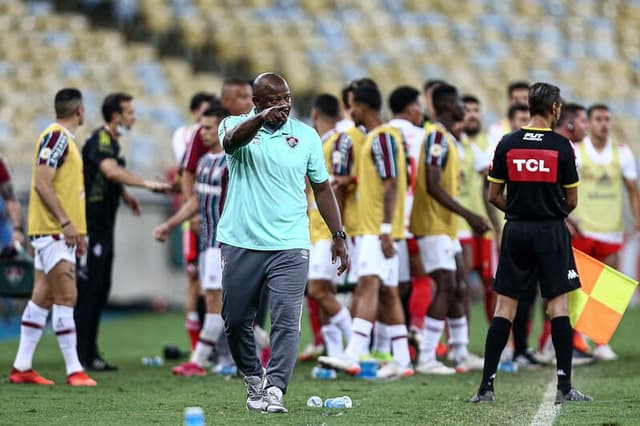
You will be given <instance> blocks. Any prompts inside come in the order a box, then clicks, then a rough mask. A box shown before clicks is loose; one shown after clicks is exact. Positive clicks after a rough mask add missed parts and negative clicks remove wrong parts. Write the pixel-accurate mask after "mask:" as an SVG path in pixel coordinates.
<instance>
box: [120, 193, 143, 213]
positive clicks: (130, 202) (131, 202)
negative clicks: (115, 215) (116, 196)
mask: <svg viewBox="0 0 640 426" xmlns="http://www.w3.org/2000/svg"><path fill="white" fill-rule="evenodd" d="M122 201H124V203H125V204H126V205H127V206H129V208H130V209H131V211H132V212H133V215H134V216H140V213H142V207H141V206H140V202H139V201H138V199H137V198H136V197H134V196H133V195H131V194H130V193H129V192H127V191H125V192H123V193H122Z"/></svg>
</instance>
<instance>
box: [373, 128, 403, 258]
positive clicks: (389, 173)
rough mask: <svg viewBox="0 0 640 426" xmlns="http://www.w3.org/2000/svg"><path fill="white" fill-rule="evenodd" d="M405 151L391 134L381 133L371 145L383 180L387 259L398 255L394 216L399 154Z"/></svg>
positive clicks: (383, 238)
mask: <svg viewBox="0 0 640 426" xmlns="http://www.w3.org/2000/svg"><path fill="white" fill-rule="evenodd" d="M401 149H404V147H403V146H402V141H398V140H396V139H395V138H394V137H393V136H392V135H391V134H389V133H381V134H380V135H378V137H377V138H376V139H375V140H374V141H373V142H372V144H371V155H372V157H373V163H374V165H375V168H376V172H377V173H378V176H379V177H380V179H382V224H381V225H380V245H381V248H382V253H383V254H384V256H385V257H386V258H390V257H392V256H393V255H395V254H396V249H395V247H394V244H393V236H392V235H391V233H392V227H393V224H392V223H393V215H394V213H395V210H396V202H397V200H398V174H397V170H398V161H397V152H398V151H399V150H401Z"/></svg>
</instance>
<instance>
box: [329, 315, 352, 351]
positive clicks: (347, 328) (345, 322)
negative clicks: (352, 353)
mask: <svg viewBox="0 0 640 426" xmlns="http://www.w3.org/2000/svg"><path fill="white" fill-rule="evenodd" d="M351 321H352V320H351V314H350V313H349V310H348V309H347V308H345V307H344V306H343V307H342V309H340V310H339V311H338V313H337V314H335V315H334V316H332V317H331V318H329V323H330V324H333V325H336V326H338V328H339V329H340V331H341V332H342V336H343V337H344V339H345V340H346V341H347V342H348V341H349V340H351Z"/></svg>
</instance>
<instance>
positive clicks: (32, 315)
mask: <svg viewBox="0 0 640 426" xmlns="http://www.w3.org/2000/svg"><path fill="white" fill-rule="evenodd" d="M48 315H49V310H48V309H44V308H41V307H40V306H38V305H36V304H35V303H33V302H32V301H31V300H30V301H29V303H27V306H26V307H25V308H24V313H23V314H22V325H21V326H20V343H19V345H18V352H17V353H16V360H15V361H14V363H13V367H14V368H15V369H16V370H19V371H26V370H31V363H32V361H33V354H34V352H35V351H36V347H37V346H38V342H40V338H41V337H42V332H43V331H44V327H45V325H46V324H47V316H48Z"/></svg>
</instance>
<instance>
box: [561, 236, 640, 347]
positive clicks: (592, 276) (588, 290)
mask: <svg viewBox="0 0 640 426" xmlns="http://www.w3.org/2000/svg"><path fill="white" fill-rule="evenodd" d="M573 256H574V257H575V259H576V266H577V268H578V275H579V276H580V283H581V284H582V287H581V288H579V289H577V290H575V291H572V292H571V293H569V317H570V319H571V325H572V326H573V328H575V329H576V330H577V331H579V332H581V333H584V334H586V335H587V336H588V337H589V338H590V339H591V340H593V341H594V342H595V343H597V344H600V345H605V344H607V343H609V339H611V336H613V333H614V332H615V331H616V328H617V327H618V324H619V323H620V320H621V319H622V315H623V314H624V311H625V309H627V305H628V304H629V301H630V300H631V297H632V296H633V292H634V291H635V290H636V287H637V285H638V281H636V280H633V279H631V278H629V277H628V276H626V275H624V274H622V273H621V272H618V271H616V270H615V269H613V268H612V267H610V266H607V265H605V264H604V263H602V262H600V261H598V260H596V259H594V258H592V257H591V256H588V255H587V254H585V253H583V252H581V251H580V250H576V249H575V248H574V249H573Z"/></svg>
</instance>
